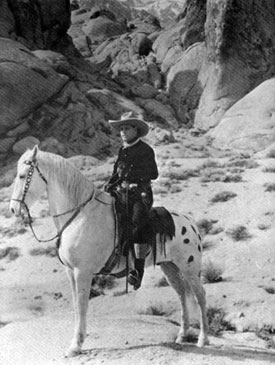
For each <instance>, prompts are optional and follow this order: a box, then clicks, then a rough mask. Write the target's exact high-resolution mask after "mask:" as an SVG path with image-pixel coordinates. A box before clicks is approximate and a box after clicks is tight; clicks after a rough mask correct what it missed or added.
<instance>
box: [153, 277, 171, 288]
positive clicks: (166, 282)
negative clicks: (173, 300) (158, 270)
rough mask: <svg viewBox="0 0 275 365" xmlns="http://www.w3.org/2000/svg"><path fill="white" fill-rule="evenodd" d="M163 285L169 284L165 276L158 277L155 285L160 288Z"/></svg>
mask: <svg viewBox="0 0 275 365" xmlns="http://www.w3.org/2000/svg"><path fill="white" fill-rule="evenodd" d="M165 286H169V283H168V281H167V279H166V277H165V276H163V277H162V278H160V279H159V281H158V282H157V283H156V287H157V288H162V287H165Z"/></svg>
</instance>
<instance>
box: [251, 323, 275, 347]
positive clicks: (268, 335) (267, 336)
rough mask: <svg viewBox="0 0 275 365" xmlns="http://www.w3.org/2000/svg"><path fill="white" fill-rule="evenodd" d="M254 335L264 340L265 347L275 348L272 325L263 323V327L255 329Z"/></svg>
mask: <svg viewBox="0 0 275 365" xmlns="http://www.w3.org/2000/svg"><path fill="white" fill-rule="evenodd" d="M255 333H256V335H257V336H258V337H259V338H261V339H262V340H264V341H265V342H266V347H267V348H269V349H275V340H274V338H275V328H274V326H273V325H268V324H264V325H263V327H261V328H257V329H256V332H255Z"/></svg>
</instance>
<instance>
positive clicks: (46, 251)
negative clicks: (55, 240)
mask: <svg viewBox="0 0 275 365" xmlns="http://www.w3.org/2000/svg"><path fill="white" fill-rule="evenodd" d="M29 254H30V255H31V256H43V255H44V256H49V257H55V256H56V247H55V246H48V247H36V248H33V249H31V250H30V251H29Z"/></svg>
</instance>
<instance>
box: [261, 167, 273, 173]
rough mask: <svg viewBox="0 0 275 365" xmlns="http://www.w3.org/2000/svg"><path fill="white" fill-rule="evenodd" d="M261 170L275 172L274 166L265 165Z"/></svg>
mask: <svg viewBox="0 0 275 365" xmlns="http://www.w3.org/2000/svg"><path fill="white" fill-rule="evenodd" d="M263 172H271V173H274V172H275V167H265V168H264V169H263Z"/></svg>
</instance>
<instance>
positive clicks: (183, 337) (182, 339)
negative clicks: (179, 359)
mask: <svg viewBox="0 0 275 365" xmlns="http://www.w3.org/2000/svg"><path fill="white" fill-rule="evenodd" d="M185 338H186V337H185V336H181V335H180V336H178V337H177V338H176V341H175V342H176V343H177V344H178V345H182V344H183V343H184V342H185Z"/></svg>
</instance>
